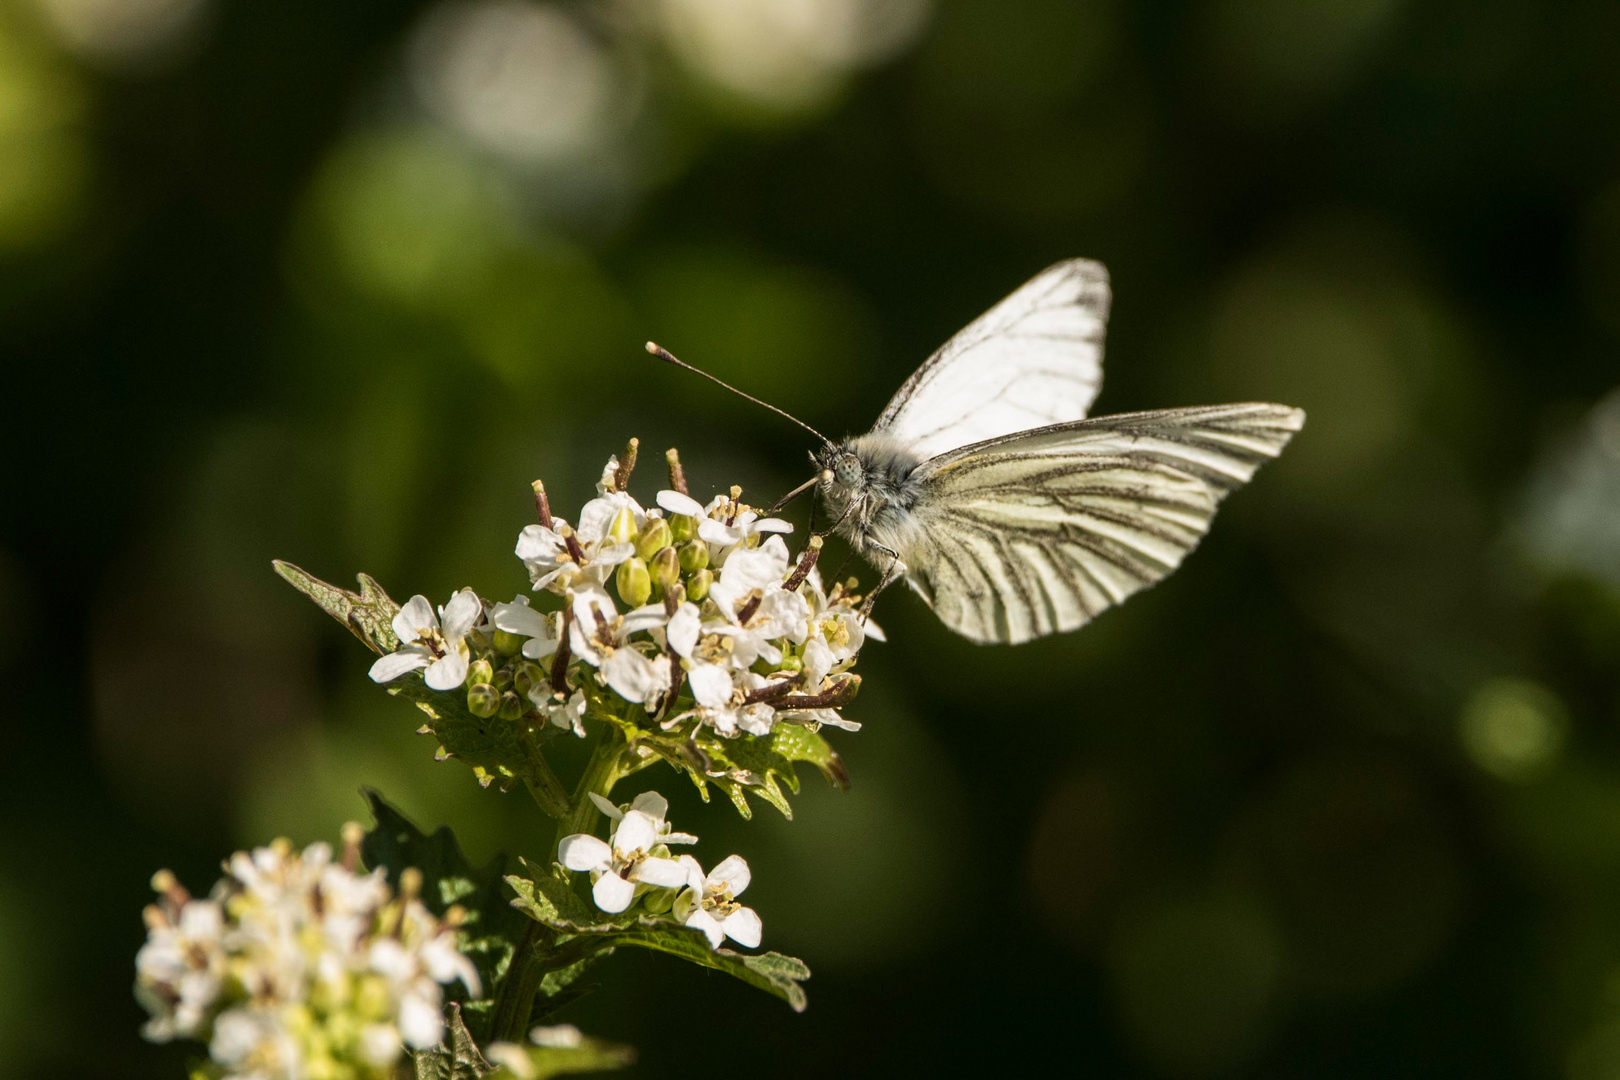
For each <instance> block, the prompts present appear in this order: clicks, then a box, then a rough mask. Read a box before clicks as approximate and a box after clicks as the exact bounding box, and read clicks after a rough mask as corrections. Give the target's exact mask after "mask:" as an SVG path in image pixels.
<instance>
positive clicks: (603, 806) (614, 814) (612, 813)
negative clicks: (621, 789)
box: [585, 791, 624, 821]
mask: <svg viewBox="0 0 1620 1080" xmlns="http://www.w3.org/2000/svg"><path fill="white" fill-rule="evenodd" d="M585 794H587V795H589V796H590V797H591V802H593V803H595V804H596V808H597V809H598V810H600V811H602V813H604V814H606V815H607V816H608V817H609V818H610V819H611V820H613V821H618V820H619V819H620V818H622V817H624V811H623V810H620V809H619V808H618V807H617V806H615V805H614V804H613V800H612V799H609V798H607V797H606V796H603V795H598V794H597V793H596V792H594V791H587V792H586V793H585Z"/></svg>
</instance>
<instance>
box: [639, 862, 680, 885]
mask: <svg viewBox="0 0 1620 1080" xmlns="http://www.w3.org/2000/svg"><path fill="white" fill-rule="evenodd" d="M636 880H637V881H641V882H644V883H646V884H648V885H657V886H658V887H659V888H661V889H675V888H679V887H680V886H682V885H685V884H686V881H687V871H686V867H684V866H682V865H681V864H680V863H678V862H676V861H675V860H674V859H660V858H656V857H653V858H648V859H642V860H641V861H640V862H639V863H637V864H636Z"/></svg>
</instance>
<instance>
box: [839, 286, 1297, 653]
mask: <svg viewBox="0 0 1620 1080" xmlns="http://www.w3.org/2000/svg"><path fill="white" fill-rule="evenodd" d="M1109 300H1110V293H1109V288H1108V273H1107V271H1106V270H1105V269H1104V268H1103V267H1102V265H1101V264H1100V263H1096V262H1091V261H1089V260H1085V259H1075V260H1070V261H1068V262H1062V263H1058V264H1057V265H1056V266H1053V267H1050V268H1049V269H1047V270H1045V271H1043V272H1042V273H1040V274H1038V275H1036V276H1035V277H1034V278H1033V279H1031V280H1030V281H1029V282H1028V283H1026V284H1025V285H1024V286H1023V287H1022V288H1020V289H1019V290H1018V291H1017V292H1015V293H1013V294H1012V295H1011V296H1009V297H1007V298H1006V299H1005V300H1003V301H1002V302H1001V303H999V304H997V305H996V306H995V307H993V308H992V309H990V311H988V312H986V313H985V314H984V315H982V316H980V317H979V318H978V319H976V320H974V322H973V323H971V324H970V325H969V326H968V327H967V328H966V329H964V330H962V331H961V332H960V333H958V334H957V335H956V336H955V337H953V338H951V340H950V341H948V342H946V344H945V345H944V346H943V347H941V348H940V349H939V351H938V352H936V353H935V354H934V355H933V356H931V357H930V358H929V359H928V361H927V362H926V363H924V364H923V366H922V367H921V368H919V369H918V370H917V372H916V373H915V374H913V375H912V376H911V378H910V379H908V380H907V381H906V383H905V385H904V386H902V387H901V388H900V391H899V392H898V393H897V394H896V395H895V397H894V399H893V400H892V401H890V402H889V405H888V407H887V408H886V409H884V411H883V414H882V416H880V417H879V419H878V422H877V424H876V425H875V426H874V427H873V429H872V430H871V431H870V432H868V433H867V434H865V435H860V436H856V437H853V438H849V439H845V440H844V441H843V442H842V443H841V444H837V445H833V444H829V445H828V446H827V447H826V448H825V449H824V450H823V451H822V453H821V454H820V455H819V456H818V457H817V463H818V464H819V465H820V466H821V468H822V469H823V470H824V471H823V473H822V479H821V481H820V483H819V485H818V486H819V490H820V494H821V497H822V500H823V502H824V504H825V505H826V508H827V511H828V512H829V513H830V514H831V515H832V517H833V519H834V521H836V522H837V531H838V533H839V534H840V535H842V536H844V537H845V538H847V539H848V540H849V541H850V543H851V544H852V545H853V546H854V548H855V549H856V550H857V551H858V552H859V553H860V554H861V555H862V556H863V557H865V558H866V559H867V560H868V561H869V562H871V563H872V564H873V565H874V566H876V567H878V568H879V569H880V570H881V571H883V574H884V579H885V581H887V580H891V579H892V578H894V577H897V576H903V577H904V579H905V581H906V582H907V584H908V585H910V586H911V588H912V589H913V591H915V592H916V593H918V594H919V595H920V596H921V597H922V598H923V599H924V600H925V601H927V602H928V603H929V604H930V605H931V606H932V607H933V609H934V611H935V612H936V613H937V614H938V615H939V617H940V619H941V620H943V621H944V623H945V624H946V625H947V626H949V627H950V628H951V629H953V630H955V631H956V632H958V633H960V634H962V635H963V636H965V637H968V638H971V639H972V640H974V641H979V642H1005V643H1010V644H1017V643H1020V642H1024V641H1029V640H1031V639H1032V638H1037V637H1043V636H1045V635H1048V634H1054V633H1060V632H1062V631H1066V630H1073V629H1075V628H1077V627H1079V626H1082V625H1084V624H1085V623H1086V622H1088V621H1090V620H1091V619H1092V618H1093V617H1094V616H1096V615H1097V614H1098V613H1099V612H1101V611H1102V610H1104V609H1105V608H1108V607H1110V606H1112V605H1114V604H1117V603H1119V602H1121V601H1122V600H1124V599H1125V598H1126V597H1128V596H1130V595H1131V594H1132V593H1135V592H1137V591H1139V590H1140V589H1143V588H1146V587H1147V586H1149V585H1151V584H1153V583H1154V582H1156V581H1158V580H1160V579H1161V578H1163V577H1164V576H1165V575H1167V574H1169V573H1170V572H1171V571H1172V570H1174V569H1175V568H1176V567H1177V566H1178V565H1180V563H1181V560H1182V559H1183V558H1184V557H1185V556H1186V555H1187V553H1188V552H1190V551H1191V550H1192V549H1193V548H1194V547H1195V546H1196V545H1197V544H1198V541H1199V540H1200V539H1202V538H1203V535H1204V533H1205V532H1207V531H1208V529H1209V525H1210V522H1211V520H1212V518H1213V517H1214V514H1215V507H1216V505H1217V504H1218V503H1219V502H1220V500H1221V499H1222V498H1223V497H1225V495H1227V494H1228V493H1229V492H1231V491H1232V490H1234V489H1235V488H1237V487H1239V486H1241V485H1242V484H1244V483H1246V482H1247V481H1248V480H1249V478H1250V477H1252V476H1253V475H1254V472H1255V470H1256V469H1257V468H1258V467H1259V466H1260V464H1261V463H1262V462H1264V461H1266V460H1269V459H1270V458H1274V457H1276V456H1277V455H1278V454H1279V453H1281V451H1282V448H1283V447H1284V446H1285V445H1286V444H1287V443H1288V440H1289V439H1290V438H1292V436H1293V434H1294V433H1295V432H1297V431H1298V430H1299V429H1300V428H1301V427H1302V426H1303V424H1304V422H1305V414H1304V413H1303V412H1302V411H1300V410H1299V409H1293V408H1289V407H1288V406H1285V405H1271V404H1240V405H1214V406H1203V407H1195V408H1185V409H1163V410H1157V411H1153V412H1140V413H1128V414H1123V415H1118V416H1104V417H1096V418H1093V419H1087V418H1086V412H1087V410H1088V409H1089V408H1090V407H1091V403H1092V401H1093V400H1094V399H1095V397H1096V395H1097V391H1098V389H1099V388H1100V387H1101V384H1102V349H1103V334H1104V330H1105V328H1106V325H1107V320H1108V307H1109ZM880 587H881V586H880Z"/></svg>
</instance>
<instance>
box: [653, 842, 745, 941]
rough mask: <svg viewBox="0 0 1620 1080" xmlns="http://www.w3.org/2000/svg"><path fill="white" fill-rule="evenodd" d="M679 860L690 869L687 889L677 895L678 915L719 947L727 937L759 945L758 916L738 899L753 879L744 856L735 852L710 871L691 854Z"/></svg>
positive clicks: (676, 909)
mask: <svg viewBox="0 0 1620 1080" xmlns="http://www.w3.org/2000/svg"><path fill="white" fill-rule="evenodd" d="M680 861H681V865H682V866H683V867H684V868H685V869H686V872H687V888H686V890H685V891H684V892H682V893H681V895H680V896H678V897H676V898H675V907H674V912H675V917H676V918H677V919H680V920H681V922H683V923H685V924H686V925H687V926H691V927H695V928H696V929H699V930H702V931H703V932H704V933H705V934H707V935H708V938H709V944H710V945H711V946H712V947H714V948H716V949H718V948H719V947H720V942H721V941H722V940H724V939H725V938H728V937H729V938H730V939H731V940H733V941H735V942H736V943H737V944H739V945H743V946H746V947H747V948H750V949H756V948H758V947H759V940H760V935H761V934H762V932H763V930H764V927H763V926H762V925H761V924H760V921H759V915H758V914H757V913H756V912H755V911H754V909H753V908H749V907H743V906H742V905H741V904H739V903H738V902H737V900H736V898H737V897H738V896H740V895H741V894H742V891H743V890H744V889H746V888H748V883H749V881H750V880H751V879H752V875H750V873H749V871H748V863H747V862H746V861H744V860H743V857H742V856H741V855H732V856H730V857H729V858H727V859H726V860H725V861H724V862H722V863H721V864H720V865H719V866H716V867H715V868H714V869H713V870H711V871H709V873H708V874H704V872H703V867H702V866H700V865H699V864H698V861H697V860H696V859H694V858H692V856H690V855H682V856H681V860H680Z"/></svg>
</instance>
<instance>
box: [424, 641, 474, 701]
mask: <svg viewBox="0 0 1620 1080" xmlns="http://www.w3.org/2000/svg"><path fill="white" fill-rule="evenodd" d="M422 681H423V682H425V683H427V684H428V686H429V687H430V688H431V689H434V690H454V689H455V688H456V687H458V686H460V685H461V684H462V683H464V682H466V681H467V647H466V646H465V645H463V646H461V648H459V649H451V650H450V651H449V652H448V653H446V654H445V655H444V656H442V657H440V658H439V659H438V660H436V661H434V662H433V663H431V664H429V665H428V669H427V673H426V674H424V675H423V676H422Z"/></svg>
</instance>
